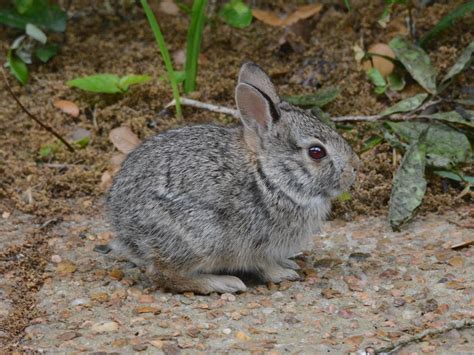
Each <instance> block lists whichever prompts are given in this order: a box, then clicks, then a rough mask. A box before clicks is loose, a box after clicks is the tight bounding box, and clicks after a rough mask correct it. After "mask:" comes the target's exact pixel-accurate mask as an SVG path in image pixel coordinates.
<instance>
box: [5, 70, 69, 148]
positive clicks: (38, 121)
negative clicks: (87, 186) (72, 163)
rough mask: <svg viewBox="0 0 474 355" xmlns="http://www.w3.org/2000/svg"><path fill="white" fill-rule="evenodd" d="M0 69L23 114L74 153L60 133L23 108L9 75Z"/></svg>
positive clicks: (6, 85) (8, 89)
mask: <svg viewBox="0 0 474 355" xmlns="http://www.w3.org/2000/svg"><path fill="white" fill-rule="evenodd" d="M0 69H1V70H2V74H3V79H4V80H5V87H6V88H7V91H8V92H9V93H10V95H11V97H13V99H14V100H15V101H16V103H17V104H18V106H20V108H21V109H22V110H23V112H24V113H26V114H27V115H28V117H30V118H31V119H32V120H33V121H35V122H36V123H37V124H39V125H40V126H41V127H43V128H44V129H45V130H47V131H48V132H49V133H51V134H52V135H53V136H55V137H56V138H57V139H59V140H60V141H61V142H62V143H63V144H64V145H65V146H66V147H67V149H69V151H71V152H74V148H73V146H72V145H70V144H69V143H68V142H67V141H66V140H65V139H64V138H63V137H62V136H61V135H60V134H59V133H57V132H56V131H55V130H54V129H52V128H51V127H49V126H48V125H46V124H44V123H43V122H41V121H40V120H39V119H38V118H37V117H36V116H35V115H33V114H32V113H31V112H30V111H28V110H27V109H26V107H25V106H23V104H22V103H21V102H20V100H19V99H18V97H17V96H16V95H15V93H14V92H13V90H12V87H11V86H10V83H9V82H8V78H7V75H6V74H5V70H3V68H1V67H0Z"/></svg>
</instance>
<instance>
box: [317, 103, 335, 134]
mask: <svg viewBox="0 0 474 355" xmlns="http://www.w3.org/2000/svg"><path fill="white" fill-rule="evenodd" d="M311 113H312V114H313V115H315V116H316V117H317V118H318V119H319V120H321V121H322V122H324V123H325V124H327V125H328V126H329V127H331V128H334V129H336V124H335V123H334V121H333V120H331V116H330V115H329V114H328V113H327V112H324V111H323V110H321V108H320V107H318V106H314V107H313V108H312V109H311Z"/></svg>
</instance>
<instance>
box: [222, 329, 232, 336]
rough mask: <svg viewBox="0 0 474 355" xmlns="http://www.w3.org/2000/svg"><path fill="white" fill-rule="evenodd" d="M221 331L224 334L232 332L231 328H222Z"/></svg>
mask: <svg viewBox="0 0 474 355" xmlns="http://www.w3.org/2000/svg"><path fill="white" fill-rule="evenodd" d="M222 333H224V334H225V335H229V334H230V333H232V330H231V329H230V328H224V329H222Z"/></svg>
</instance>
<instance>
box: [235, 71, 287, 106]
mask: <svg viewBox="0 0 474 355" xmlns="http://www.w3.org/2000/svg"><path fill="white" fill-rule="evenodd" d="M240 83H245V84H249V85H252V86H253V87H255V88H257V89H258V90H260V91H261V92H263V93H264V94H265V95H267V96H268V97H269V98H270V100H271V101H272V102H273V104H274V105H277V104H278V103H279V102H280V97H279V96H278V94H277V91H276V89H275V86H274V85H273V83H272V81H271V80H270V78H269V77H268V75H267V73H265V72H264V71H263V69H262V68H260V67H259V66H258V65H257V64H255V63H252V62H247V63H245V64H243V65H242V67H241V68H240V72H239V84H240Z"/></svg>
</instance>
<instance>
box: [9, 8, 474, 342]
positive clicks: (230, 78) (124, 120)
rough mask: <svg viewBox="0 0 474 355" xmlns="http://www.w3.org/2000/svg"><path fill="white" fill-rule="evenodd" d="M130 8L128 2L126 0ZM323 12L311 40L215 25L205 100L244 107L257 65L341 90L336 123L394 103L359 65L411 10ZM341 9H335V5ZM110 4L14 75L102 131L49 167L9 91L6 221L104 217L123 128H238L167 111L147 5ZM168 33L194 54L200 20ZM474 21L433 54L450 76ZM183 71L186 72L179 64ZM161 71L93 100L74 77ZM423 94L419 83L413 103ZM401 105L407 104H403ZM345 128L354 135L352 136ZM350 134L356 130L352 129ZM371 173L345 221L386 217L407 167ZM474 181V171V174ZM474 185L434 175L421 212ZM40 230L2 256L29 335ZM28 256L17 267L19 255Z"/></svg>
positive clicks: (46, 102)
mask: <svg viewBox="0 0 474 355" xmlns="http://www.w3.org/2000/svg"><path fill="white" fill-rule="evenodd" d="M117 3H122V2H117ZM324 3H325V5H324V7H323V10H322V11H321V12H320V14H318V15H316V16H314V18H313V19H312V20H310V21H306V22H304V24H302V25H303V26H305V27H304V33H306V34H309V35H306V38H299V37H297V36H295V35H291V34H290V35H289V36H288V38H289V44H288V43H286V44H284V45H281V44H280V42H279V41H280V39H281V38H282V36H283V35H284V34H285V30H284V29H279V28H274V27H269V26H267V25H265V24H262V23H261V22H259V21H256V20H254V22H253V24H252V25H251V26H250V27H248V28H246V29H242V30H237V29H233V28H230V27H228V26H227V25H225V24H223V23H221V22H220V21H219V20H212V21H211V22H210V24H209V26H207V27H206V29H205V33H204V40H203V45H202V54H201V57H200V66H199V73H198V91H197V92H196V93H194V94H193V95H192V96H193V98H196V99H199V100H201V101H205V102H210V103H216V104H220V105H224V106H229V107H233V106H234V103H233V96H234V86H235V82H236V77H237V73H238V70H239V67H240V65H241V64H242V63H243V62H245V61H248V60H252V61H254V62H256V63H258V64H260V65H261V66H262V67H263V68H265V69H266V70H267V71H268V72H269V74H270V75H271V76H272V79H273V80H274V81H275V83H276V85H277V87H278V88H279V91H280V93H281V94H284V95H291V94H302V93H310V92H314V91H315V90H317V89H319V88H324V87H330V86H335V85H337V86H339V87H340V88H341V94H340V96H339V97H338V98H337V99H336V100H335V101H334V102H332V103H331V104H329V105H328V106H327V107H325V110H326V111H327V112H329V113H330V114H331V115H333V116H341V115H370V114H376V113H379V112H380V111H382V110H383V109H384V108H385V107H387V106H388V105H390V104H391V102H390V100H389V99H388V98H387V97H385V96H376V95H375V94H374V93H373V87H372V86H371V84H370V83H369V82H368V81H367V79H366V77H365V74H364V72H363V71H361V70H360V69H359V68H358V66H357V63H356V61H355V59H354V53H353V50H352V47H353V46H354V45H355V44H358V45H361V46H363V47H364V48H367V47H368V46H370V45H371V44H373V43H377V42H384V43H388V41H390V40H391V39H392V38H393V37H394V36H395V35H398V34H402V35H404V34H406V33H407V29H406V24H405V16H406V12H405V11H404V10H403V9H398V10H396V11H395V12H394V14H393V16H392V20H391V21H390V23H389V25H388V27H387V28H385V29H381V28H380V26H378V25H377V24H376V21H377V19H378V18H379V16H380V14H381V13H382V11H383V2H382V1H380V2H371V5H367V4H366V3H367V2H366V1H351V4H352V7H353V12H352V13H349V12H348V11H347V10H346V9H345V8H344V7H343V6H341V5H340V3H342V2H340V1H337V2H336V1H324ZM336 3H337V4H339V5H335V4H336ZM460 3H462V1H439V2H436V3H435V4H434V5H432V6H429V7H426V8H421V7H420V8H416V9H415V10H414V11H413V20H414V23H415V25H416V27H415V28H416V36H418V37H419V36H420V35H422V34H423V33H426V31H427V30H429V29H430V28H432V27H433V25H434V24H435V23H436V22H437V21H438V20H439V19H440V18H441V17H442V16H444V15H445V14H447V13H448V12H449V11H451V10H452V9H453V8H455V7H456V6H457V5H458V4H460ZM101 4H102V2H100V3H96V2H90V1H86V0H84V1H74V2H72V6H71V7H70V9H69V14H70V15H71V16H72V18H71V20H70V21H69V23H68V29H67V33H66V34H65V35H64V36H61V35H59V36H58V35H56V37H55V39H56V40H57V41H61V42H62V46H61V51H60V53H59V55H58V56H56V57H55V58H54V59H52V60H51V61H50V62H49V63H48V64H46V65H44V64H43V65H36V64H35V65H32V66H30V70H31V79H30V82H29V83H28V85H27V86H25V87H20V86H19V85H17V83H16V82H15V81H14V79H13V78H12V77H10V83H11V85H12V86H13V87H14V91H15V93H16V95H17V96H18V97H19V99H20V100H21V102H22V103H23V104H24V105H25V106H26V107H27V108H28V109H29V110H30V111H31V112H32V113H33V114H35V115H36V116H37V117H38V118H40V119H41V120H42V121H43V122H45V123H47V124H48V125H50V126H52V127H54V128H55V130H57V131H58V132H60V133H61V135H63V136H64V137H67V136H68V135H69V134H71V133H72V132H74V131H75V130H76V129H77V128H85V129H88V130H90V131H91V132H92V141H91V143H90V144H89V145H88V146H87V147H86V148H85V149H79V150H76V152H74V153H70V152H69V151H68V150H67V149H65V148H60V149H59V150H58V152H57V153H56V154H55V156H54V157H53V158H50V159H48V160H44V159H41V158H40V156H39V149H40V148H41V147H42V146H44V145H48V144H53V143H56V142H57V141H56V139H55V138H54V137H52V136H51V135H50V134H49V133H47V132H45V131H44V130H43V129H41V128H40V127H39V126H38V125H37V124H36V123H34V122H33V121H32V120H30V119H29V118H28V117H27V116H26V115H25V114H24V113H23V112H22V111H21V110H20V109H19V107H18V106H17V105H16V103H15V102H14V100H13V99H12V98H11V97H10V96H9V95H8V93H7V92H6V90H2V91H0V107H1V110H0V213H3V212H9V213H15V211H21V212H24V213H30V214H33V215H35V216H36V217H37V218H38V222H39V223H42V222H44V221H47V220H51V219H54V218H58V217H62V216H65V215H69V214H71V213H72V212H74V213H78V211H81V213H82V214H84V215H92V214H98V213H100V208H99V207H98V206H100V204H98V201H99V199H100V198H101V197H102V196H103V195H104V191H103V189H102V188H101V187H100V181H101V176H102V174H103V173H104V171H106V170H107V169H108V167H109V165H110V158H111V156H112V155H113V154H114V152H116V150H115V148H114V146H113V145H112V143H111V142H110V141H109V139H108V134H109V132H110V130H111V129H112V128H115V127H118V126H120V125H128V126H130V127H131V128H132V130H133V131H134V132H135V133H136V134H137V135H138V136H139V137H140V138H145V137H148V136H150V135H153V134H156V133H158V132H161V131H163V130H166V129H169V128H171V127H175V126H179V125H184V124H194V123H202V122H215V123H221V124H230V123H235V121H234V120H233V119H231V118H229V117H227V116H224V115H221V114H216V113H210V112H207V111H202V110H197V109H193V108H189V107H185V108H184V118H183V119H181V120H177V119H175V118H174V117H173V113H172V112H169V111H163V107H164V106H165V105H166V103H168V102H169V101H170V100H171V99H172V97H171V90H170V88H169V86H168V84H167V83H166V82H165V81H164V80H163V79H161V78H162V76H163V75H164V74H165V70H164V66H163V64H162V61H161V58H160V55H159V53H158V50H157V48H156V45H155V42H154V39H153V36H152V33H151V31H150V29H149V27H148V24H147V22H146V20H145V18H144V15H143V13H142V12H141V10H140V9H139V8H135V9H134V10H133V11H130V10H129V9H127V8H122V7H121V6H122V5H117V4H115V2H114V4H115V5H116V9H115V10H116V11H113V13H111V12H109V11H107V9H106V8H105V6H104V7H102V5H101ZM258 7H260V8H262V9H271V10H275V11H281V12H283V13H287V12H289V11H291V10H293V9H294V8H295V6H293V5H289V4H287V3H286V2H284V1H278V2H272V4H271V5H268V6H267V5H265V4H261V3H260V2H259V4H258ZM157 15H158V19H159V22H160V26H161V27H162V31H163V33H164V35H165V37H166V40H167V42H168V45H169V50H170V52H171V53H175V52H176V51H178V50H180V49H183V48H184V46H185V41H186V31H187V26H188V20H187V18H186V17H185V16H184V15H183V14H179V15H177V16H172V15H165V14H163V13H157ZM472 23H473V16H472V15H471V16H468V17H465V18H464V19H462V20H461V21H459V22H458V23H457V24H456V26H454V27H453V28H452V29H449V30H447V31H445V32H444V33H443V35H442V36H441V37H440V38H438V39H437V40H436V41H434V42H433V43H432V44H431V45H430V47H429V55H430V57H431V59H432V61H433V64H434V65H435V66H436V67H437V68H439V71H440V72H441V73H443V72H445V71H446V70H447V69H448V68H449V67H450V66H451V65H452V64H453V62H454V60H455V58H456V57H457V56H458V55H459V53H460V52H461V51H462V49H463V48H464V47H465V46H466V45H467V44H468V43H469V42H470V41H472V40H473V37H474V36H473V32H472ZM16 35H17V33H16V32H15V31H11V30H4V28H2V31H1V32H0V48H1V52H2V53H6V51H7V48H8V47H9V45H10V43H11V42H12V41H13V39H14V38H15V37H16ZM178 69H180V68H179V67H178ZM103 72H108V73H114V74H118V75H125V74H130V73H134V74H149V75H151V76H152V77H153V78H154V80H153V81H152V82H151V83H149V84H146V85H142V86H136V87H133V88H132V89H131V90H130V91H129V92H128V93H127V94H124V95H98V94H87V93H83V92H80V91H78V90H75V89H71V88H69V87H67V86H66V84H65V82H66V81H67V80H70V79H72V78H75V77H78V76H82V75H89V74H94V73H103ZM473 74H474V70H473V69H472V68H471V69H469V70H468V71H466V72H465V73H464V74H463V75H461V76H460V77H459V78H458V79H456V83H455V84H454V85H453V87H452V91H453V92H456V91H460V90H462V89H463V88H466V87H467V86H468V85H471V86H472V82H471V83H469V82H468V79H469V78H472V77H473ZM417 91H420V88H419V87H417V86H416V85H415V84H414V83H409V85H408V88H407V89H406V90H405V91H404V92H403V93H402V96H409V95H411V94H413V93H414V92H417ZM58 98H62V99H66V100H70V101H73V102H75V103H76V104H78V105H79V107H80V109H81V114H80V116H79V117H78V118H71V117H70V116H67V115H65V114H64V113H62V112H60V111H59V110H58V109H56V108H55V107H54V106H53V105H52V102H53V101H54V100H56V99H58ZM393 99H394V100H398V99H399V97H394V98H393ZM339 128H341V132H343V134H344V135H345V136H346V137H347V139H348V140H349V141H350V142H351V144H352V145H353V146H354V148H355V149H356V151H360V150H361V147H362V143H363V141H364V140H365V139H367V138H368V137H370V136H371V135H372V134H373V133H374V131H375V128H374V125H369V124H363V123H358V124H353V125H350V126H348V125H344V127H339ZM343 128H344V129H343ZM348 128H349V129H348ZM361 157H362V161H363V164H364V165H363V168H362V171H361V173H360V177H359V181H358V183H357V185H356V186H355V188H354V190H353V191H352V200H351V201H347V202H344V203H336V208H335V210H334V216H339V217H343V218H345V219H351V218H354V217H355V216H357V215H380V214H386V212H387V203H388V200H389V194H390V188H391V181H392V177H393V174H394V172H395V170H396V167H397V165H398V163H399V162H400V159H401V156H400V153H397V152H395V153H394V152H393V150H392V148H391V147H390V146H388V145H387V144H381V145H379V146H377V147H376V148H374V149H372V150H370V151H368V152H365V153H364V154H362V155H361ZM471 175H472V174H471ZM461 191H462V186H455V185H450V184H448V183H446V182H445V181H442V180H441V179H440V178H436V177H433V178H431V179H430V180H429V185H428V192H427V195H426V198H425V200H424V203H423V205H422V207H421V211H420V212H421V213H425V212H428V211H430V212H440V211H443V210H446V209H454V208H456V207H459V206H466V205H467V204H469V203H470V202H472V200H471V197H470V196H469V194H468V195H465V196H464V197H461V198H457V196H458V195H459V194H460V193H461ZM35 233H36V232H32V233H31V238H29V239H28V242H26V243H24V244H23V245H22V246H21V250H18V249H15V248H16V246H12V247H11V249H7V250H4V251H2V253H1V254H0V270H1V271H2V272H7V271H8V270H10V273H11V270H15V271H13V273H11V277H12V278H14V279H15V280H17V281H15V283H14V284H15V285H20V286H18V288H17V289H15V290H14V292H13V293H12V294H11V297H12V298H13V303H12V304H13V308H12V309H13V310H12V311H11V313H10V314H9V317H10V318H9V319H10V320H9V324H8V325H6V326H3V327H2V329H1V330H2V331H6V332H7V333H8V334H10V335H11V336H12V337H13V338H12V339H13V340H14V339H18V336H19V335H21V332H22V330H23V329H24V327H25V326H26V325H27V324H28V322H29V321H30V320H31V319H33V318H35V317H38V315H37V314H36V313H35V311H34V298H35V296H34V294H35V292H36V290H37V289H38V287H39V286H40V285H41V283H42V277H41V274H42V269H43V268H44V260H45V257H46V256H47V255H48V245H47V243H45V242H44V239H42V238H41V237H40V236H38V235H36V234H35ZM19 253H20V254H21V255H24V259H21V260H17V259H15V258H13V257H12V256H14V255H18V254H19Z"/></svg>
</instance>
